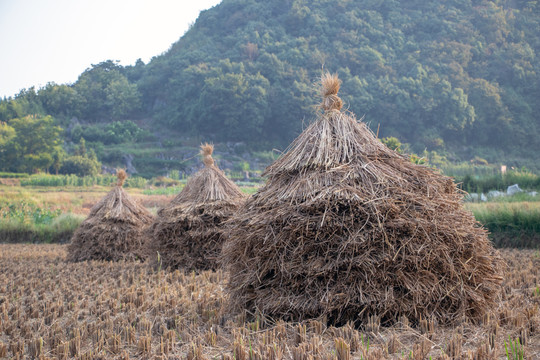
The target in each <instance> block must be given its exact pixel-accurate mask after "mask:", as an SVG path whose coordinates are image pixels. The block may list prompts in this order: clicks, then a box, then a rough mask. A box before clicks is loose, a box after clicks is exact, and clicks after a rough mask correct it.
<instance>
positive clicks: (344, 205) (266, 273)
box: [223, 74, 502, 324]
mask: <svg viewBox="0 0 540 360" xmlns="http://www.w3.org/2000/svg"><path fill="white" fill-rule="evenodd" d="M339 86H340V82H339V80H338V79H337V76H334V75H329V74H326V75H324V76H323V77H322V91H321V92H322V95H323V102H322V105H321V108H322V111H321V112H320V114H319V116H318V118H317V120H316V121H315V122H313V123H312V124H311V125H309V126H308V127H307V128H306V129H305V130H304V131H303V132H302V134H300V136H299V137H298V138H297V139H296V140H295V141H294V142H293V143H292V144H291V145H290V147H289V149H288V150H287V151H286V153H285V154H284V155H283V156H282V157H281V158H279V159H278V160H277V161H276V162H275V163H274V164H272V165H271V166H269V167H268V168H267V170H266V172H265V174H264V176H267V177H268V181H267V183H266V185H265V186H264V187H262V188H261V189H260V190H259V191H258V192H257V193H256V194H255V195H253V196H252V197H251V198H250V199H249V200H248V201H247V202H246V204H245V205H244V206H243V207H242V209H241V210H240V211H239V212H238V213H237V214H236V215H235V217H234V219H233V220H232V221H234V223H235V226H233V227H232V228H231V232H230V238H229V240H228V241H227V243H226V244H225V245H224V247H223V261H224V263H225V264H226V266H227V268H228V270H229V272H230V279H229V283H228V292H229V295H230V299H231V302H232V305H233V306H234V307H236V308H237V309H247V310H248V311H249V312H251V313H256V312H257V311H258V312H261V313H263V314H265V315H268V316H271V317H276V318H282V319H286V320H302V319H306V318H317V317H322V318H326V319H327V320H328V322H329V323H332V324H342V323H345V322H347V321H355V322H356V321H358V322H361V321H363V320H366V319H367V318H368V317H369V316H378V317H380V318H381V321H382V322H383V323H387V324H388V323H392V322H395V321H396V320H397V319H399V318H400V317H401V316H405V317H407V318H408V319H409V320H410V321H412V322H418V321H419V320H420V319H421V318H425V319H427V318H432V317H433V318H437V319H438V320H439V321H441V322H451V321H453V320H456V319H459V318H462V317H464V316H465V317H469V318H473V319H478V318H479V317H481V316H482V315H483V314H484V313H485V312H486V311H487V310H488V309H490V308H491V307H492V306H493V305H494V303H495V300H496V296H497V294H498V292H499V289H500V284H501V281H502V277H501V260H500V257H499V255H498V253H497V252H496V251H495V250H494V248H493V247H492V244H491V243H490V241H489V240H488V238H487V235H486V231H485V230H484V229H483V228H482V227H481V226H480V225H479V224H478V223H477V222H476V221H475V219H474V217H473V215H472V214H471V213H470V212H469V211H466V210H465V209H464V208H463V204H462V193H460V191H459V190H458V189H457V187H456V185H455V184H454V183H453V181H452V179H450V178H448V177H445V176H443V175H441V174H439V173H438V172H436V171H434V170H432V169H431V168H428V167H425V166H420V165H415V164H412V163H411V162H410V161H409V159H408V158H407V157H405V156H403V155H400V154H398V153H396V152H394V151H392V150H390V149H388V148H387V147H386V146H385V145H383V144H382V143H381V142H380V141H379V140H378V139H377V138H376V137H375V136H374V134H373V133H372V132H371V131H370V129H369V128H368V127H367V126H366V125H365V124H364V123H361V122H360V123H359V122H357V120H356V119H355V118H354V115H353V114H350V113H348V112H343V111H341V107H342V105H343V103H342V101H341V99H340V98H339V97H338V96H337V93H338V90H339Z"/></svg>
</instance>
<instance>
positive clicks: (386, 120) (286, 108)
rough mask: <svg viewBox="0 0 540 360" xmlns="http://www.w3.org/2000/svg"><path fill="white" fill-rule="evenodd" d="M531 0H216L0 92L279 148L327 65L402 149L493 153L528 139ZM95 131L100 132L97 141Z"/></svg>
mask: <svg viewBox="0 0 540 360" xmlns="http://www.w3.org/2000/svg"><path fill="white" fill-rule="evenodd" d="M539 29H540V1H517V0H491V1H490V0H445V1H442V0H437V1H398V0H314V1H307V0H273V1H263V0H223V2H222V3H221V4H220V5H218V6H216V7H214V8H212V9H209V10H207V11H204V12H202V13H201V14H200V16H199V18H198V20H197V22H196V23H195V24H194V25H193V26H192V27H191V29H190V30H189V31H188V32H187V33H186V34H185V35H184V36H183V37H182V38H181V39H180V40H179V41H178V42H176V43H175V44H173V45H172V47H171V48H170V49H169V51H167V52H166V53H164V54H163V55H160V56H157V57H155V58H153V59H152V60H151V61H150V63H149V64H147V65H145V64H144V63H143V62H142V61H138V62H137V63H136V64H135V65H134V66H128V67H122V66H120V65H118V64H117V63H116V62H113V61H110V60H109V61H105V62H103V63H100V64H97V65H93V66H92V67H91V68H89V69H87V70H86V71H85V72H84V73H83V74H81V76H80V77H79V79H78V80H77V82H75V83H74V84H72V85H56V84H48V85H47V86H45V87H44V88H42V89H40V90H38V91H35V89H33V88H31V89H28V90H24V91H21V93H19V94H18V95H16V96H15V97H14V98H10V99H4V100H3V101H0V121H7V120H10V119H12V118H22V117H23V116H25V115H27V114H42V115H46V114H49V115H53V116H54V117H55V118H58V119H59V121H60V123H62V119H68V118H71V117H77V118H79V119H80V120H81V121H87V122H92V123H103V122H110V121H118V120H126V119H135V118H152V119H153V121H154V122H155V126H161V127H164V128H167V127H174V128H175V129H181V130H182V131H183V132H184V133H187V134H193V135H203V136H204V137H205V138H213V139H214V140H215V141H243V142H246V143H249V144H256V146H259V147H260V146H263V147H270V146H281V147H283V146H284V145H286V144H287V143H289V142H290V141H291V139H292V138H294V137H295V136H296V135H297V134H298V133H299V132H300V130H301V128H302V121H303V120H304V121H309V119H310V118H312V117H313V111H314V105H316V104H315V102H316V101H317V99H318V96H317V95H316V93H315V91H314V89H313V86H312V84H313V82H314V81H315V80H316V79H317V77H318V76H319V74H320V73H321V69H322V68H325V69H327V70H330V71H332V72H337V73H338V74H339V76H340V78H341V79H342V80H343V82H344V84H343V87H342V92H341V96H342V98H343V99H344V100H345V101H346V106H348V107H349V109H350V110H351V111H353V112H354V113H356V114H357V115H358V116H365V120H366V121H367V122H368V123H370V124H371V126H372V127H373V128H374V129H379V131H380V134H379V135H380V136H381V137H389V136H393V137H397V138H399V139H400V140H401V141H402V142H405V143H409V144H410V145H411V148H412V150H413V151H418V152H420V151H423V150H424V149H428V150H437V151H447V152H449V153H453V154H455V155H457V156H458V157H461V158H462V159H470V158H472V157H473V156H475V155H480V156H482V157H486V158H489V160H490V161H491V160H497V159H498V158H500V157H501V156H506V155H507V154H510V153H513V154H520V156H523V157H526V156H532V155H531V154H532V153H533V152H534V151H538V150H540V140H539V139H540V137H539V134H540V121H539V118H538V114H539V113H540V102H539V101H538V99H540V58H539V54H540V30H539ZM103 142H105V141H103Z"/></svg>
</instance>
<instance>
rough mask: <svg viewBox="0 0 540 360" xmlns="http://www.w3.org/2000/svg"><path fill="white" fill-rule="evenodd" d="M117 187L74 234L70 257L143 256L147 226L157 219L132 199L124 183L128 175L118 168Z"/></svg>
mask: <svg viewBox="0 0 540 360" xmlns="http://www.w3.org/2000/svg"><path fill="white" fill-rule="evenodd" d="M117 176H118V182H117V184H116V186H115V187H114V189H112V190H111V191H110V192H109V193H108V194H107V195H105V196H104V197H103V199H101V200H100V201H99V202H98V203H97V204H95V205H94V206H93V207H92V209H91V210H90V214H89V215H88V217H87V218H86V220H84V221H83V222H82V224H81V225H80V226H79V228H78V229H77V230H76V231H75V233H74V234H73V237H72V238H71V243H70V244H69V245H68V248H67V258H66V259H67V261H85V260H108V261H119V260H137V259H138V260H142V258H143V257H144V251H143V250H144V248H143V244H144V237H143V234H144V228H145V227H147V226H149V225H150V224H151V223H152V221H153V216H152V214H151V213H150V212H149V211H148V210H146V208H145V207H144V206H142V205H140V204H139V203H138V202H137V201H135V200H134V199H132V198H131V197H130V196H129V195H128V193H126V192H125V191H124V189H123V188H122V186H123V185H124V181H125V179H126V178H127V174H126V172H125V171H124V170H119V171H118V172H117Z"/></svg>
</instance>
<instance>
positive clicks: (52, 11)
mask: <svg viewBox="0 0 540 360" xmlns="http://www.w3.org/2000/svg"><path fill="white" fill-rule="evenodd" d="M220 1H221V0H0V98H3V97H4V96H13V95H15V94H17V93H18V92H19V90H21V89H23V88H29V87H31V86H35V87H36V89H37V88H39V87H41V86H44V85H46V84H47V83H48V82H50V81H52V82H55V83H58V84H64V83H73V82H74V81H76V80H77V77H78V76H79V75H80V74H81V73H82V72H83V71H84V70H85V69H87V68H88V67H90V66H91V65H92V64H97V63H100V62H102V61H105V60H109V59H111V60H120V64H122V65H130V64H134V63H135V61H136V60H137V59H138V58H141V59H142V60H143V61H144V62H145V63H148V61H149V60H150V59H151V58H152V57H153V56H156V55H159V54H161V53H163V52H165V51H167V50H168V49H169V47H170V46H171V45H172V44H173V43H174V42H175V41H177V40H178V39H179V38H180V37H181V36H182V35H183V34H184V33H185V32H186V30H187V29H188V28H189V25H190V24H192V23H193V22H195V20H196V19H197V17H198V16H199V12H200V11H201V10H205V9H208V8H211V7H213V6H215V5H217V4H218V3H220Z"/></svg>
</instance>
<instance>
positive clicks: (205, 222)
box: [148, 144, 245, 271]
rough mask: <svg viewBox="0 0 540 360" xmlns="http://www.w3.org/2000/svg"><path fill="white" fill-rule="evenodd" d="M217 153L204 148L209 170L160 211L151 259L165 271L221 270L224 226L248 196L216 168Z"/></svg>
mask: <svg viewBox="0 0 540 360" xmlns="http://www.w3.org/2000/svg"><path fill="white" fill-rule="evenodd" d="M213 150H214V147H213V146H212V145H209V144H204V145H202V146H201V155H202V156H203V162H204V165H205V167H204V168H203V169H201V170H200V171H198V172H197V173H196V174H195V175H193V176H192V177H191V178H190V179H189V181H188V182H187V184H186V186H185V188H184V189H183V190H182V191H181V192H180V193H179V194H178V195H177V196H176V197H175V198H174V199H173V200H172V201H171V202H170V203H169V204H168V205H167V206H166V207H164V208H163V209H161V210H159V212H158V216H157V218H156V220H155V222H154V223H153V224H152V226H151V228H150V240H149V244H148V251H149V256H151V258H152V259H153V262H154V263H155V264H157V263H159V265H160V266H162V267H163V268H170V269H184V270H186V271H191V270H195V271H200V270H209V269H216V268H217V267H218V264H217V259H218V257H219V255H220V254H221V247H222V244H223V241H224V239H225V226H224V223H225V222H226V221H227V220H229V218H230V217H231V216H232V214H233V213H234V212H235V211H236V210H237V209H238V207H239V206H240V205H241V204H242V203H243V202H244V200H245V195H244V194H243V193H242V192H241V191H240V189H239V188H238V187H237V186H236V185H235V184H234V183H233V182H232V181H230V180H229V179H228V178H227V177H226V176H225V174H223V172H222V171H221V170H220V169H219V168H218V167H217V166H216V165H215V163H214V159H213V158H212V152H213ZM158 254H159V256H158Z"/></svg>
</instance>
